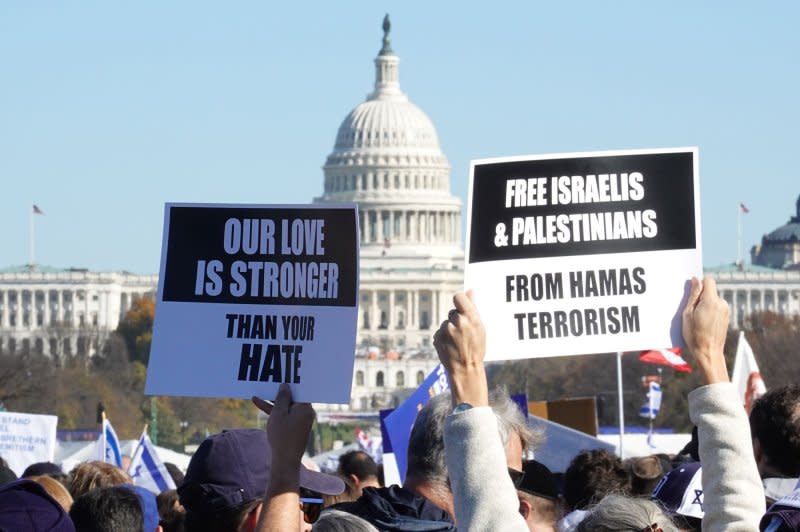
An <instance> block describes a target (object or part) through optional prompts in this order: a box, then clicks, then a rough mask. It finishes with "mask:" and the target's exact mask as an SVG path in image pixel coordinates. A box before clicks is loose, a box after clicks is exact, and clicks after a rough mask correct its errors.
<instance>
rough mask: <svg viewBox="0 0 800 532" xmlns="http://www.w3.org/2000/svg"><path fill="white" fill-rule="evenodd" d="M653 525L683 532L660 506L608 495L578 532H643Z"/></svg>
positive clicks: (581, 523) (668, 530)
mask: <svg viewBox="0 0 800 532" xmlns="http://www.w3.org/2000/svg"><path fill="white" fill-rule="evenodd" d="M653 524H655V525H658V528H660V529H661V530H663V532H679V530H678V527H676V526H675V525H674V524H673V523H672V519H670V518H669V517H668V516H667V514H666V513H665V512H664V511H663V510H662V509H661V507H660V506H658V505H657V504H656V503H654V502H652V501H648V500H647V499H639V498H634V497H627V496H625V495H606V496H605V497H604V498H603V500H601V501H600V502H599V503H597V504H596V505H595V506H594V507H592V508H590V509H589V513H588V514H587V515H586V517H584V518H583V521H581V522H580V524H578V526H577V528H576V529H575V532H612V531H617V530H619V531H623V532H626V531H630V532H640V531H641V530H644V529H647V527H649V526H650V525H653Z"/></svg>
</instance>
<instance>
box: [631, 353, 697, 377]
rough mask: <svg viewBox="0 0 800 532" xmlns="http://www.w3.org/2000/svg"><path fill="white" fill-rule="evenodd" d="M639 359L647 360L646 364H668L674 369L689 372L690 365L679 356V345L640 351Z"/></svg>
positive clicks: (690, 370) (690, 369)
mask: <svg viewBox="0 0 800 532" xmlns="http://www.w3.org/2000/svg"><path fill="white" fill-rule="evenodd" d="M639 360H641V361H642V362H647V363H648V364H658V365H661V366H669V367H671V368H672V369H674V370H675V371H682V372H684V373H691V372H692V367H691V366H690V365H689V363H688V362H686V361H685V360H684V359H683V357H682V356H681V348H680V347H670V348H669V349H651V350H650V351H642V352H641V354H640V355H639Z"/></svg>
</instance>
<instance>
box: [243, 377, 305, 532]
mask: <svg viewBox="0 0 800 532" xmlns="http://www.w3.org/2000/svg"><path fill="white" fill-rule="evenodd" d="M253 403H255V405H256V406H257V407H258V408H260V409H261V410H263V411H264V412H265V413H267V414H269V420H268V421H267V438H268V440H269V444H270V447H271V448H272V463H271V464H270V477H269V485H268V487H267V491H266V494H265V495H264V508H263V509H262V512H261V517H260V519H259V522H258V526H257V528H256V530H257V531H258V532H284V531H289V530H300V525H299V514H298V512H299V511H300V494H299V491H300V460H301V458H302V456H303V450H304V449H305V446H306V443H307V442H308V435H309V434H310V432H311V425H312V424H313V422H314V409H313V408H312V407H311V405H310V404H308V403H294V402H293V401H292V392H291V391H290V389H289V386H288V385H286V384H282V385H281V387H280V389H279V390H278V397H277V398H276V399H275V404H274V406H272V407H270V405H269V403H266V402H265V401H262V400H261V399H259V398H257V397H253Z"/></svg>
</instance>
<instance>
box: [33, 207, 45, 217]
mask: <svg viewBox="0 0 800 532" xmlns="http://www.w3.org/2000/svg"><path fill="white" fill-rule="evenodd" d="M33 214H41V215H44V211H43V210H42V209H40V208H39V206H38V205H36V204H34V205H33Z"/></svg>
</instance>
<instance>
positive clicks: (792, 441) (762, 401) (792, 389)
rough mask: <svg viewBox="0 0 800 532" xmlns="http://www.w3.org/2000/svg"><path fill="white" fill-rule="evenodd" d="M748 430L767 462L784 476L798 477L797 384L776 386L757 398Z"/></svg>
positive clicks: (799, 423) (799, 392)
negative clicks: (756, 441)
mask: <svg viewBox="0 0 800 532" xmlns="http://www.w3.org/2000/svg"><path fill="white" fill-rule="evenodd" d="M750 430H751V431H752V433H753V438H756V439H757V440H758V442H759V444H760V445H761V449H762V450H763V451H764V454H765V455H766V458H767V462H768V463H769V465H771V466H772V467H774V468H775V469H777V470H778V471H779V472H780V473H781V474H783V475H786V476H787V477H797V476H800V385H797V384H790V385H788V386H782V387H780V388H775V389H774V390H770V391H768V392H767V393H766V394H764V395H763V396H761V397H760V398H759V399H757V400H756V402H755V404H754V405H753V409H752V411H751V412H750Z"/></svg>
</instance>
